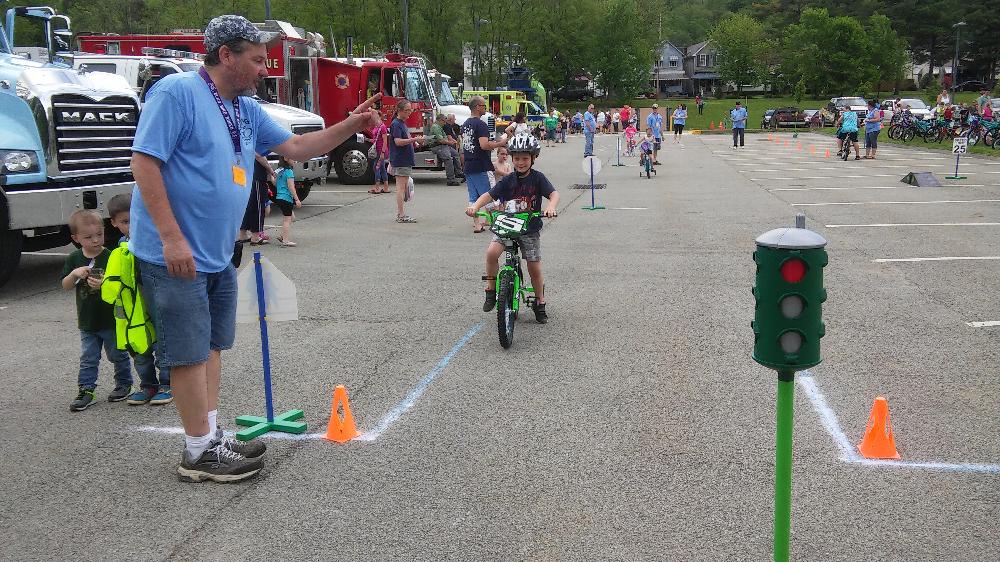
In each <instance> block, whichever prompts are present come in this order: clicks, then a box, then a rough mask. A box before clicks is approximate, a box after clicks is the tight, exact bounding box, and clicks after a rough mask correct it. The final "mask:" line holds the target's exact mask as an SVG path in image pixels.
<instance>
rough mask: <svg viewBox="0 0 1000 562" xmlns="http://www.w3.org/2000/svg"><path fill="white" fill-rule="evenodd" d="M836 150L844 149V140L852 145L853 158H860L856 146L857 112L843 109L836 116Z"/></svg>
mask: <svg viewBox="0 0 1000 562" xmlns="http://www.w3.org/2000/svg"><path fill="white" fill-rule="evenodd" d="M834 126H835V127H837V152H840V151H841V150H843V149H844V142H845V141H846V142H850V143H851V144H852V145H854V159H855V160H861V149H860V148H858V114H857V113H855V112H853V111H851V110H844V111H841V112H840V115H838V116H837V122H836V123H835V124H834ZM848 151H850V149H848Z"/></svg>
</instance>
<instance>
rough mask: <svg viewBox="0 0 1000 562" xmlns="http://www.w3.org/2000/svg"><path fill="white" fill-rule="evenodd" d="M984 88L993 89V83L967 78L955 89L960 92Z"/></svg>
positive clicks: (976, 90)
mask: <svg viewBox="0 0 1000 562" xmlns="http://www.w3.org/2000/svg"><path fill="white" fill-rule="evenodd" d="M984 89H985V90H992V89H993V84H989V83H987V82H983V81H982V80H966V81H965V82H961V83H959V84H958V85H957V86H955V88H954V89H953V90H954V91H958V92H978V91H980V90H984Z"/></svg>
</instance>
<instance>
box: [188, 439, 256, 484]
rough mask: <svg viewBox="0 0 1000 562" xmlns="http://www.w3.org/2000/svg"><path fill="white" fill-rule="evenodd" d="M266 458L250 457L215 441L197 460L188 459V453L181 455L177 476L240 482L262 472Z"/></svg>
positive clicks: (191, 478) (195, 479) (200, 480)
mask: <svg viewBox="0 0 1000 562" xmlns="http://www.w3.org/2000/svg"><path fill="white" fill-rule="evenodd" d="M263 466H264V459H261V458H256V459H248V458H246V457H244V456H243V455H241V454H239V453H235V452H233V451H230V450H229V449H228V448H226V446H225V445H223V444H222V442H221V441H214V442H213V443H212V446H211V447H209V448H208V449H206V450H205V452H204V453H202V454H201V456H199V457H198V458H197V459H195V460H193V461H192V460H188V457H187V453H183V454H182V455H181V464H180V465H178V466H177V478H178V479H179V480H180V481H181V482H204V481H205V480H213V481H215V482H224V483H227V482H239V481H241V480H246V479H247V478H250V477H251V476H253V475H254V474H257V473H258V472H260V469H261V468H263Z"/></svg>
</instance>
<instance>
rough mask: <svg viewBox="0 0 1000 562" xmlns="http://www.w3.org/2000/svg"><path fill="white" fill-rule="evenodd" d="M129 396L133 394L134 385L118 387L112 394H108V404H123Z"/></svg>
mask: <svg viewBox="0 0 1000 562" xmlns="http://www.w3.org/2000/svg"><path fill="white" fill-rule="evenodd" d="M129 394H132V385H128V386H116V387H115V389H114V390H112V391H111V394H108V402H121V401H122V400H124V399H126V398H128V395H129Z"/></svg>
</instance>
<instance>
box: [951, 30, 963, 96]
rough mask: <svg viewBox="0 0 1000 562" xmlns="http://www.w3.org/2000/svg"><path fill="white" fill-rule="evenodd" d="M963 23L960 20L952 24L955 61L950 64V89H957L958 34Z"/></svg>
mask: <svg viewBox="0 0 1000 562" xmlns="http://www.w3.org/2000/svg"><path fill="white" fill-rule="evenodd" d="M963 25H965V22H964V21H960V22H958V23H956V24H955V25H953V26H952V27H953V28H955V62H954V64H952V65H951V91H952V92H957V91H958V36H959V34H960V33H961V32H962V26H963Z"/></svg>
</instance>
